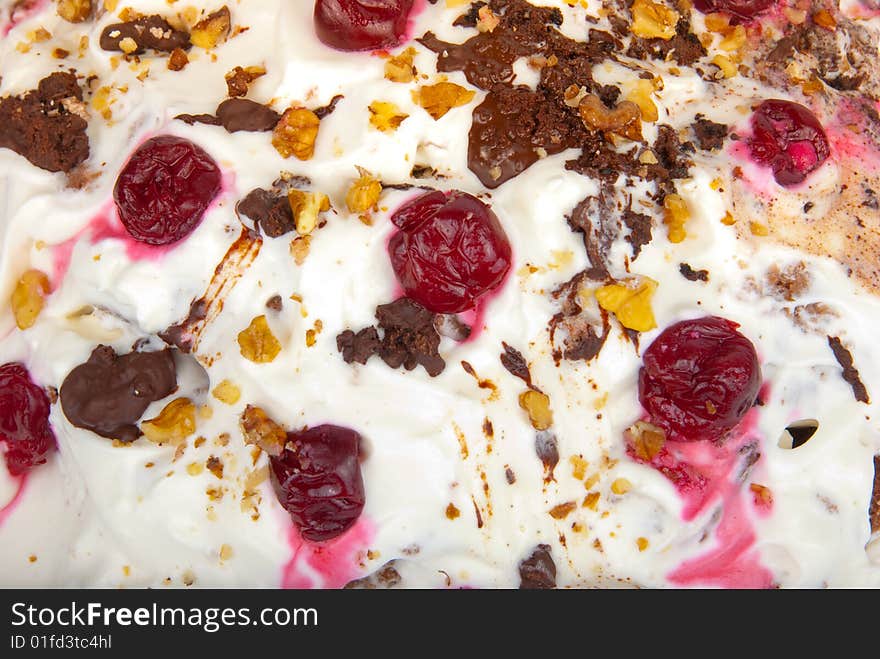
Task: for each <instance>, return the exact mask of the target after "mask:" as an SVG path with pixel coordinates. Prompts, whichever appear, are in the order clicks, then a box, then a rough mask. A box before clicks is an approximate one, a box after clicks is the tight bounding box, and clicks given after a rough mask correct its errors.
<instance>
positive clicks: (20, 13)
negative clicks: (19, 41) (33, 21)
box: [0, 0, 49, 37]
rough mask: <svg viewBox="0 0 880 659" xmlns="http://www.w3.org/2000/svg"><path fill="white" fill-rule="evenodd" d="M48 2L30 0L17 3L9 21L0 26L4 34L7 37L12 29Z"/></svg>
mask: <svg viewBox="0 0 880 659" xmlns="http://www.w3.org/2000/svg"><path fill="white" fill-rule="evenodd" d="M47 4H49V0H30V1H29V2H22V3H21V4H19V5H17V6H16V7H15V8H14V9H13V10H12V11H11V12H10V14H9V22H8V23H7V24H6V25H4V26H3V27H2V28H0V30H2V32H3V36H4V37H5V36H6V35H8V34H9V33H10V31H12V29H13V28H14V27H15V26H16V25H18V24H19V23H21V22H22V21H26V20H27V19H29V18H30V17H32V16H34V15H35V14H37V13H38V12H39V11H41V10H42V9H43V8H44V7H45V6H46V5H47Z"/></svg>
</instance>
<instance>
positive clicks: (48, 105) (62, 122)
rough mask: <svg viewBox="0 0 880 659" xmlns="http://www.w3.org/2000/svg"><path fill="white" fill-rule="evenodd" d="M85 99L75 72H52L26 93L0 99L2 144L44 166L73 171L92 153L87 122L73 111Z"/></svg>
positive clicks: (42, 167)
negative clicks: (90, 151)
mask: <svg viewBox="0 0 880 659" xmlns="http://www.w3.org/2000/svg"><path fill="white" fill-rule="evenodd" d="M82 100H83V92H82V89H81V88H80V86H79V83H78V82H77V80H76V76H75V75H74V74H73V73H53V74H52V75H50V76H48V77H46V78H43V79H42V80H41V81H40V83H39V85H37V89H34V90H32V91H29V92H27V93H26V94H24V95H23V96H9V97H6V98H4V99H0V147H2V148H7V149H11V150H12V151H15V152H16V153H17V154H19V155H21V156H24V157H25V158H27V159H28V160H29V161H30V162H31V163H32V164H34V165H36V166H37V167H39V168H41V169H45V170H47V171H50V172H69V171H71V170H72V169H73V168H74V167H76V166H77V165H79V164H80V163H82V162H83V161H84V160H86V159H87V158H88V157H89V137H88V133H87V132H86V130H87V128H88V123H87V122H86V120H85V119H84V118H83V117H82V116H80V114H81V113H79V112H74V111H72V110H74V109H75V108H76V106H78V105H79V106H81V105H82ZM84 111H85V108H83V113H84Z"/></svg>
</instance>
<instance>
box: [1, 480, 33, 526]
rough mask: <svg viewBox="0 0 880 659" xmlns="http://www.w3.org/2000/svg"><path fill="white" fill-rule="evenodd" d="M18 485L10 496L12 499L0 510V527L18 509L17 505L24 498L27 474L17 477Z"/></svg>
mask: <svg viewBox="0 0 880 659" xmlns="http://www.w3.org/2000/svg"><path fill="white" fill-rule="evenodd" d="M17 480H18V484H17V486H16V489H15V494H13V495H12V499H10V500H9V503H7V504H6V505H4V506H3V507H2V508H0V526H3V524H4V523H5V522H6V519H7V518H8V517H9V516H10V515H11V514H12V513H13V512H15V509H16V508H18V505H19V504H20V503H21V500H22V497H23V496H24V490H25V486H26V485H27V474H24V475H22V476H18V477H17Z"/></svg>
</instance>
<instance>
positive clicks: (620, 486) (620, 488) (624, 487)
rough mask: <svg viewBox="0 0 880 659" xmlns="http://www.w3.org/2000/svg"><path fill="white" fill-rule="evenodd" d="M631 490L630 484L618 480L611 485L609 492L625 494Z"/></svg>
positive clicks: (623, 480) (623, 479)
mask: <svg viewBox="0 0 880 659" xmlns="http://www.w3.org/2000/svg"><path fill="white" fill-rule="evenodd" d="M631 489H632V483H630V482H629V481H628V480H626V479H625V478H618V479H617V480H615V481H614V482H613V483H611V491H612V492H614V494H626V493H627V492H629V491H630V490H631Z"/></svg>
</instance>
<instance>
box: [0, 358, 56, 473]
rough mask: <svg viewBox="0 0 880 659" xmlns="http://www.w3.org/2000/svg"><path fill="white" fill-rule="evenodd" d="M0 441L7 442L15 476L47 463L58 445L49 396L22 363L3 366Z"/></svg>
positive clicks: (8, 465) (7, 456) (9, 463)
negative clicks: (53, 428) (52, 424)
mask: <svg viewBox="0 0 880 659" xmlns="http://www.w3.org/2000/svg"><path fill="white" fill-rule="evenodd" d="M0 442H3V443H4V444H5V445H6V452H5V455H4V458H5V460H6V468H7V469H8V470H9V473H10V474H12V475H13V476H20V475H21V474H24V473H26V472H28V471H30V470H31V469H33V468H34V467H36V466H37V465H41V464H43V463H45V462H46V460H47V459H48V457H49V454H50V453H51V452H52V451H54V450H55V447H56V441H55V434H54V433H53V432H52V427H51V425H50V424H49V396H47V395H46V392H45V391H44V390H43V389H42V387H39V386H37V385H36V384H35V383H34V381H33V380H31V375H30V373H28V370H27V369H26V368H25V367H24V365H23V364H18V363H14V364H4V365H3V366H0Z"/></svg>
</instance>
